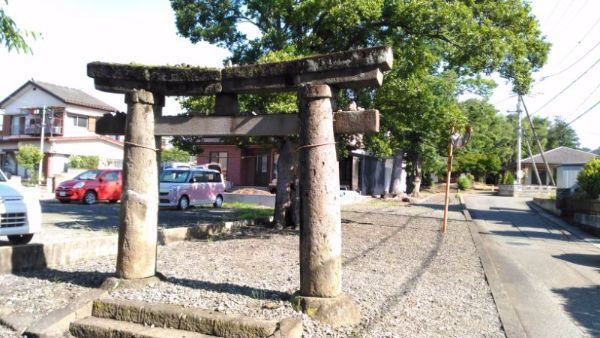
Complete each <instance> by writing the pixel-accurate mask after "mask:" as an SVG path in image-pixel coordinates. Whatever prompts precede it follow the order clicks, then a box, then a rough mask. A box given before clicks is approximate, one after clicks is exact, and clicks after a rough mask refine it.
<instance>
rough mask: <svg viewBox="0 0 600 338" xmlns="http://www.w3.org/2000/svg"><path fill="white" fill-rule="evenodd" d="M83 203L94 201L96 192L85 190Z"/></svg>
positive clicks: (92, 202)
mask: <svg viewBox="0 0 600 338" xmlns="http://www.w3.org/2000/svg"><path fill="white" fill-rule="evenodd" d="M83 203H84V204H88V205H90V204H94V203H96V193H95V192H93V191H92V190H88V191H86V192H85V195H83Z"/></svg>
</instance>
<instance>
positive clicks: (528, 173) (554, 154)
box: [521, 147, 598, 189]
mask: <svg viewBox="0 0 600 338" xmlns="http://www.w3.org/2000/svg"><path fill="white" fill-rule="evenodd" d="M597 156H598V155H596V154H594V153H590V152H587V151H583V150H578V149H573V148H569V147H558V148H554V149H551V150H548V151H545V152H544V157H545V158H546V161H548V166H549V167H550V170H551V173H552V175H553V177H554V178H555V181H556V187H557V188H558V189H570V188H571V187H573V185H575V184H576V182H577V174H578V173H579V171H580V170H581V168H582V167H583V165H584V164H586V163H587V162H588V161H589V160H591V159H593V158H595V157H597ZM521 165H522V166H523V171H524V173H525V177H524V182H523V183H524V184H527V185H529V184H534V185H535V184H538V181H537V178H536V176H535V173H534V171H533V166H534V165H535V166H536V168H537V169H538V172H539V175H540V180H541V181H542V185H550V182H551V180H550V176H549V175H548V170H547V169H546V165H545V164H544V160H543V159H542V156H541V155H540V154H537V155H534V156H533V157H528V158H526V159H524V160H522V161H521Z"/></svg>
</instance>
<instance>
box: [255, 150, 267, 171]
mask: <svg viewBox="0 0 600 338" xmlns="http://www.w3.org/2000/svg"><path fill="white" fill-rule="evenodd" d="M267 169H269V155H267V154H262V155H258V158H257V159H256V171H257V172H259V173H261V174H266V173H267Z"/></svg>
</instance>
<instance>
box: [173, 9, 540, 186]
mask: <svg viewBox="0 0 600 338" xmlns="http://www.w3.org/2000/svg"><path fill="white" fill-rule="evenodd" d="M171 5H172V8H173V9H174V11H175V16H176V24H177V28H178V31H179V33H180V34H181V35H182V36H184V37H187V38H189V39H190V40H191V41H192V42H198V41H208V42H211V43H215V44H217V45H219V46H222V47H224V48H227V49H229V50H230V51H231V52H232V57H231V59H232V61H233V62H234V63H251V62H256V61H257V60H259V59H260V58H261V57H262V56H264V55H266V54H267V53H268V52H270V51H282V50H288V51H292V54H294V55H309V54H314V53H327V52H333V51H340V50H348V49H352V48H360V47H368V46H373V45H379V44H390V45H392V46H393V48H394V58H395V62H394V64H395V65H394V69H393V70H392V71H391V72H390V73H389V74H388V75H387V78H386V79H385V81H384V87H383V88H382V89H381V90H380V91H378V92H377V94H376V95H373V93H372V92H370V91H359V92H352V91H346V92H344V93H342V94H344V95H345V96H346V97H348V98H351V99H356V100H357V101H360V102H359V103H360V105H361V106H363V107H367V108H371V107H373V106H374V105H375V103H377V105H379V104H385V105H386V106H385V107H377V108H380V110H381V113H382V130H384V132H382V133H381V134H379V135H376V136H374V137H371V138H370V140H369V142H368V144H369V146H370V147H371V149H372V150H374V151H376V152H377V153H379V154H380V155H387V156H389V155H391V154H392V153H396V151H395V148H396V147H402V148H400V149H403V150H404V151H406V152H407V159H408V160H409V162H410V164H411V165H410V166H411V167H412V168H414V171H413V174H412V176H414V177H415V179H416V180H417V183H418V182H419V181H420V179H419V177H420V175H421V163H428V162H429V163H437V162H438V161H437V160H436V157H439V154H440V153H441V152H444V149H445V146H442V144H443V143H445V140H446V139H447V136H448V133H449V130H450V127H451V126H454V125H459V124H461V123H463V122H464V119H463V118H462V116H461V114H460V112H459V111H458V109H457V108H456V105H457V102H456V96H457V94H458V92H459V91H460V89H461V88H459V86H458V84H459V83H460V82H462V81H464V80H466V79H473V78H477V76H478V75H480V74H490V73H492V72H495V71H497V72H499V73H500V75H501V76H502V77H504V78H507V79H509V80H511V81H512V83H513V87H514V90H515V92H517V93H520V94H525V93H527V92H528V90H529V88H530V86H531V74H532V72H534V71H535V70H537V69H538V68H539V67H541V66H542V65H543V64H544V63H545V61H546V57H547V53H548V50H549V44H548V43H546V42H545V41H544V39H543V38H542V37H541V33H540V30H539V28H538V25H537V21H536V20H535V18H534V17H533V16H532V14H531V7H530V6H529V4H528V3H527V2H525V1H522V0H505V1H479V2H474V1H471V0H462V1H444V0H430V1H420V0H406V1H400V0H340V1H309V0H307V1H292V0H272V1H253V0H246V1H244V0H239V1H231V0H216V1H208V0H195V1H194V0H171ZM241 23H249V24H251V25H254V26H255V27H256V28H257V29H258V31H259V32H260V34H259V35H258V37H255V38H249V37H248V36H247V35H246V34H244V33H243V32H242V31H240V29H239V27H240V24H241ZM452 81H454V83H453V84H451V83H450V82H452ZM428 86H432V87H431V88H427V87H428ZM432 93H435V94H432ZM406 94H408V96H409V97H410V99H403V98H399V97H400V96H404V95H406ZM437 94H440V95H439V97H438V95H437ZM389 101H394V102H395V103H394V104H391V103H386V102H389ZM419 119H423V120H425V122H418V121H417V120H419ZM428 119H430V122H429V123H427V122H426V121H427V120H428ZM414 128H419V129H414ZM396 149H397V148H396ZM415 187H417V191H418V184H415Z"/></svg>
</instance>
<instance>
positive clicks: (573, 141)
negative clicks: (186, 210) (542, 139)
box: [546, 117, 579, 150]
mask: <svg viewBox="0 0 600 338" xmlns="http://www.w3.org/2000/svg"><path fill="white" fill-rule="evenodd" d="M558 147H569V148H579V136H577V132H576V131H575V129H573V128H572V127H571V126H570V125H569V124H568V123H567V122H565V121H564V120H563V119H561V118H560V117H556V118H555V119H554V121H553V122H552V124H550V128H548V143H547V144H546V150H550V149H554V148H558Z"/></svg>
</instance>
